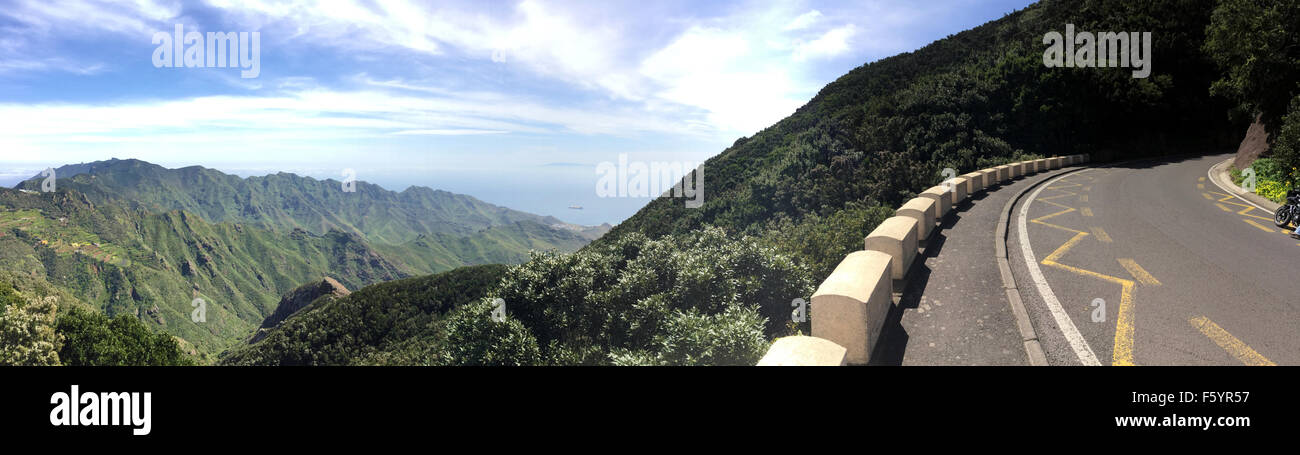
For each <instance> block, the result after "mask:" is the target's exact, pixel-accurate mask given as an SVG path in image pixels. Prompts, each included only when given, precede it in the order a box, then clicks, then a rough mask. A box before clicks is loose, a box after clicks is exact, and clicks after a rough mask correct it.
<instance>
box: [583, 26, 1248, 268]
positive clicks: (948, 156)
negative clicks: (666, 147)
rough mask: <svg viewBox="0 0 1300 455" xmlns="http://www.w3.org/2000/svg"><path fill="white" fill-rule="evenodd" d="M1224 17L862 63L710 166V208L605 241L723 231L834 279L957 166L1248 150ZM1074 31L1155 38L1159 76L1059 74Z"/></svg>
mask: <svg viewBox="0 0 1300 455" xmlns="http://www.w3.org/2000/svg"><path fill="white" fill-rule="evenodd" d="M1216 3H1217V2H1215V1H1214V0H1155V1H1148V2H1129V1H1123V0H1086V1H1074V0H1069V1H1065V0H1059V1H1058V0H1045V1H1042V2H1039V3H1036V4H1034V5H1031V6H1029V7H1027V8H1025V9H1023V10H1020V11H1017V12H1015V13H1012V14H1009V15H1007V16H1006V17H1003V18H1001V19H999V20H995V21H992V22H989V23H987V24H984V25H981V26H979V27H975V28H974V29H971V30H967V31H964V32H961V33H958V34H956V35H952V36H949V37H948V38H945V39H942V40H939V41H936V42H934V43H932V44H930V45H928V46H925V47H923V48H921V49H918V50H916V51H914V52H908V53H903V54H899V55H896V56H893V57H889V58H885V59H881V60H878V61H875V62H872V63H869V64H866V65H863V66H861V67H858V68H856V69H854V70H852V71H850V72H849V73H848V74H845V75H844V76H841V77H840V78H839V79H837V80H836V81H834V82H832V83H830V84H828V85H827V86H826V87H824V88H822V90H821V91H820V92H818V94H817V95H816V96H815V97H814V98H813V99H812V100H810V101H809V102H808V103H807V104H805V105H804V106H802V107H800V108H799V109H798V110H797V111H796V112H795V113H794V114H793V115H791V116H790V117H787V118H786V119H784V120H781V121H780V122H778V123H776V124H775V125H772V126H771V127H768V128H766V129H764V130H762V131H760V132H759V133H757V134H755V135H753V136H752V137H745V138H740V139H738V140H737V141H736V142H735V143H734V144H733V145H732V146H731V147H728V148H727V149H726V150H723V151H722V153H720V154H718V155H716V156H714V157H713V158H711V159H709V160H707V161H706V162H705V164H704V167H705V169H706V172H705V181H704V185H705V186H706V188H707V192H706V195H707V197H706V200H705V201H704V205H703V207H701V208H697V209H691V208H686V207H684V204H683V202H682V201H681V200H679V199H667V198H662V199H657V200H654V201H652V202H651V203H649V204H647V205H646V207H644V208H643V209H641V210H640V211H639V212H637V213H636V214H635V215H634V216H632V217H630V218H629V219H627V220H626V221H624V222H623V223H621V224H619V225H618V226H617V227H615V228H614V229H613V231H612V232H611V233H610V234H609V235H606V236H604V237H602V238H601V239H600V240H598V241H597V242H596V243H607V242H613V241H616V240H617V239H619V238H621V237H623V236H626V235H629V234H632V233H640V234H645V235H648V236H651V237H657V236H661V235H667V234H674V233H684V232H691V231H694V230H698V229H701V228H702V227H703V226H706V225H712V226H720V227H724V228H726V229H727V230H729V231H731V232H743V233H748V234H752V235H756V236H761V237H763V238H765V239H767V240H768V241H770V242H772V243H774V244H778V245H780V246H781V247H782V249H783V250H784V251H787V252H790V253H791V254H794V255H796V257H798V258H800V259H801V260H803V261H806V262H807V263H809V264H810V265H811V266H812V267H813V269H814V275H815V276H826V274H828V273H829V272H830V270H831V269H832V268H833V267H834V265H835V263H836V262H837V261H838V260H839V259H840V258H842V257H843V254H844V253H847V252H849V251H851V250H852V249H854V248H861V239H862V238H863V237H865V236H866V234H868V233H869V232H870V231H871V230H872V229H874V227H875V224H876V223H877V222H879V220H881V219H883V217H881V216H879V212H880V211H889V213H892V211H890V210H892V208H893V207H897V206H899V205H901V203H903V202H905V201H906V200H908V199H910V198H912V197H915V195H916V194H917V193H919V192H921V191H924V190H925V189H927V188H929V187H932V186H934V185H936V184H938V183H939V182H940V181H941V180H942V178H943V177H942V170H943V169H944V168H952V169H954V170H956V171H957V173H958V174H963V173H966V172H970V171H973V170H977V169H981V168H984V167H988V166H992V165H997V164H1002V163H1007V162H1013V161H1018V160H1021V159H1029V158H1034V157H1039V156H1052V155H1067V154H1073V153H1090V154H1092V156H1093V157H1094V159H1100V160H1110V159H1122V158H1133V157H1141V156H1152V155H1163V154H1178V153H1187V152H1189V151H1203V150H1206V149H1207V148H1213V147H1216V146H1235V145H1236V142H1237V141H1239V140H1240V138H1241V136H1240V134H1241V132H1243V131H1245V127H1246V124H1245V123H1243V122H1232V121H1229V118H1228V116H1227V115H1226V113H1227V112H1228V111H1229V108H1230V107H1231V103H1229V102H1228V101H1227V100H1224V99H1221V98H1216V97H1212V96H1211V95H1210V86H1211V83H1212V81H1214V80H1215V79H1217V78H1218V77H1219V73H1218V72H1217V71H1211V70H1207V69H1208V68H1213V67H1214V65H1213V62H1212V61H1211V59H1210V58H1209V57H1208V56H1207V55H1206V54H1205V53H1204V52H1203V51H1202V49H1201V47H1202V43H1203V42H1204V41H1205V33H1206V32H1205V30H1206V27H1207V25H1209V23H1210V20H1211V12H1212V11H1213V9H1214V7H1215V5H1216ZM1066 24H1073V25H1074V26H1075V28H1076V29H1077V30H1081V31H1082V30H1091V31H1150V32H1151V33H1152V36H1154V37H1155V38H1154V42H1153V44H1152V49H1151V51H1152V54H1153V55H1152V56H1151V57H1150V61H1151V62H1152V68H1153V72H1152V73H1151V76H1150V77H1148V78H1134V77H1133V76H1132V68H1048V67H1046V66H1045V65H1044V63H1043V54H1044V51H1045V50H1046V49H1047V46H1045V45H1044V44H1043V41H1042V40H1043V37H1044V35H1045V34H1046V33H1048V32H1052V31H1056V32H1064V30H1065V27H1066ZM873 210H874V211H875V212H876V215H875V216H873V215H871V213H872V211H873ZM873 219H874V220H875V221H874V222H862V221H860V220H867V221H869V220H873ZM835 220H840V221H835ZM844 220H849V221H851V223H850V224H848V225H845V224H844V223H843V222H842V221H844ZM824 239H834V240H830V242H833V243H826V241H824Z"/></svg>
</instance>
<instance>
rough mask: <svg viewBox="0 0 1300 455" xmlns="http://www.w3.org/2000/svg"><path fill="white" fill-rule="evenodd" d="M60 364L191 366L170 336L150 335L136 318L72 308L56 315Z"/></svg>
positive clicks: (147, 329) (190, 362)
mask: <svg viewBox="0 0 1300 455" xmlns="http://www.w3.org/2000/svg"><path fill="white" fill-rule="evenodd" d="M58 331H59V333H60V334H61V335H63V337H64V342H63V348H62V349H60V350H59V359H60V360H61V361H62V363H63V364H64V365H80V366H100V365H119V366H121V365H193V364H194V361H193V360H192V359H190V358H189V357H188V356H186V354H185V353H184V352H182V351H181V348H180V346H179V345H178V344H177V343H176V340H175V339H174V338H172V336H171V335H168V334H165V333H157V334H155V333H153V332H151V331H150V330H149V328H148V327H146V326H145V325H144V323H142V322H140V320H139V319H137V318H135V317H133V316H130V315H126V314H119V315H117V317H115V318H112V319H109V317H108V316H105V315H104V314H103V313H99V312H96V311H93V310H85V309H80V308H73V309H72V310H71V311H69V312H66V313H64V314H62V315H60V316H59V319H58Z"/></svg>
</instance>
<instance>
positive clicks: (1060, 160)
mask: <svg viewBox="0 0 1300 455" xmlns="http://www.w3.org/2000/svg"><path fill="white" fill-rule="evenodd" d="M1052 160H1054V161H1055V165H1056V166H1055V167H1053V168H1052V169H1060V168H1063V167H1065V157H1061V156H1058V157H1056V158H1052Z"/></svg>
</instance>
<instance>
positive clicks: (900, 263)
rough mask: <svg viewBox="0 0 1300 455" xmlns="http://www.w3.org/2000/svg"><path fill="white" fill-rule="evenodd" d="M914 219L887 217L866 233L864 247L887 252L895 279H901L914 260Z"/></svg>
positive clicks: (915, 242)
mask: <svg viewBox="0 0 1300 455" xmlns="http://www.w3.org/2000/svg"><path fill="white" fill-rule="evenodd" d="M917 245H918V242H917V239H916V219H915V218H911V217H906V216H895V217H892V218H888V219H886V220H885V221H883V222H881V223H880V226H876V229H875V230H874V231H871V233H870V234H868V235H867V239H866V244H865V249H866V250H867V251H879V252H881V253H885V254H888V255H889V256H890V257H891V258H893V260H892V261H891V262H890V265H891V267H892V270H893V273H892V274H891V275H890V277H891V278H893V279H895V280H901V279H903V277H904V276H905V275H906V274H907V270H908V269H910V268H911V267H912V261H913V260H916V248H917Z"/></svg>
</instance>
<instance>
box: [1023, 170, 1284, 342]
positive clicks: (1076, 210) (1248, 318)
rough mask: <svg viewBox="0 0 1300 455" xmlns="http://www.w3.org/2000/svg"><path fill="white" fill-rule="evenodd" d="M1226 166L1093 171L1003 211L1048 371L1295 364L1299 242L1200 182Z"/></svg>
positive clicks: (1068, 177) (1044, 188) (1060, 182)
mask: <svg viewBox="0 0 1300 455" xmlns="http://www.w3.org/2000/svg"><path fill="white" fill-rule="evenodd" d="M1229 157H1231V155H1216V156H1206V157H1181V158H1175V159H1169V160H1159V161H1145V162H1136V163H1125V164H1116V165H1109V166H1108V165H1099V166H1097V167H1094V168H1090V169H1086V170H1082V171H1078V172H1074V173H1070V174H1067V175H1065V176H1062V177H1061V178H1060V179H1059V180H1056V179H1054V180H1053V181H1052V182H1051V183H1048V184H1045V185H1041V186H1039V187H1038V188H1035V190H1033V191H1031V192H1030V193H1028V194H1027V195H1026V196H1025V197H1024V198H1022V199H1021V201H1020V202H1019V203H1018V204H1017V205H1016V206H1015V207H1014V208H1013V210H1012V212H1011V223H1010V226H1009V232H1008V236H1007V237H1008V239H1007V254H1008V258H1009V260H1010V263H1011V266H1012V272H1013V274H1014V276H1015V278H1016V282H1017V283H1018V285H1019V287H1020V293H1021V296H1022V299H1023V300H1024V303H1025V306H1026V308H1027V310H1028V312H1029V317H1030V318H1031V320H1032V322H1033V325H1034V328H1035V330H1036V331H1037V333H1038V337H1039V341H1040V342H1041V343H1042V346H1043V349H1044V351H1045V352H1046V354H1047V358H1048V361H1049V363H1051V364H1052V365H1079V364H1088V365H1129V364H1136V365H1269V364H1282V365H1300V241H1297V240H1294V239H1291V238H1290V237H1289V236H1287V235H1286V234H1284V233H1283V232H1282V231H1281V230H1279V229H1277V228H1275V227H1274V226H1273V224H1272V221H1271V220H1272V216H1271V215H1272V214H1271V213H1265V212H1264V211H1263V210H1260V209H1257V208H1253V207H1251V206H1249V205H1247V204H1246V203H1244V202H1242V201H1240V200H1238V199H1235V198H1232V197H1231V196H1230V195H1228V194H1226V193H1224V192H1223V190H1222V189H1220V188H1219V187H1218V186H1216V185H1215V184H1214V183H1212V182H1211V181H1210V180H1209V179H1208V178H1207V171H1208V170H1209V168H1210V167H1211V166H1213V165H1214V164H1217V163H1219V162H1221V161H1223V160H1225V159H1227V158H1229Z"/></svg>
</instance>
